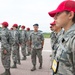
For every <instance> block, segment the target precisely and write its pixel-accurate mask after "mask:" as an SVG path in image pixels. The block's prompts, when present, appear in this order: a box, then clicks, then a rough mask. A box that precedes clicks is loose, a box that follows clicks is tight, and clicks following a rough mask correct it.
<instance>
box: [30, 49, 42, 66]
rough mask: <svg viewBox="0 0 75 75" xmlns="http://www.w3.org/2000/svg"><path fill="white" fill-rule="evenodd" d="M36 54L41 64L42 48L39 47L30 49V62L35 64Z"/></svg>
mask: <svg viewBox="0 0 75 75" xmlns="http://www.w3.org/2000/svg"><path fill="white" fill-rule="evenodd" d="M36 56H37V57H38V59H39V63H40V64H42V50H41V49H38V50H37V49H32V51H31V60H32V64H33V65H36Z"/></svg>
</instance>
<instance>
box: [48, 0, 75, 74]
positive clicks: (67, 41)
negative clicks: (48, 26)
mask: <svg viewBox="0 0 75 75" xmlns="http://www.w3.org/2000/svg"><path fill="white" fill-rule="evenodd" d="M60 8H61V9H60ZM58 10H59V11H58ZM49 15H50V16H51V17H54V20H55V21H56V24H57V25H58V26H61V27H63V28H64V33H63V37H62V39H61V40H60V42H59V47H58V49H57V53H56V56H55V60H56V61H57V62H59V64H58V68H57V72H56V74H55V75H75V1H73V0H67V1H63V2H62V3H60V5H59V6H58V8H57V9H56V10H55V11H51V12H49Z"/></svg>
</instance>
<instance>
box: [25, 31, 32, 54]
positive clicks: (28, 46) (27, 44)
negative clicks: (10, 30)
mask: <svg viewBox="0 0 75 75" xmlns="http://www.w3.org/2000/svg"><path fill="white" fill-rule="evenodd" d="M27 36H28V42H27V43H26V48H27V52H28V55H29V54H30V53H31V48H30V44H29V37H30V31H27Z"/></svg>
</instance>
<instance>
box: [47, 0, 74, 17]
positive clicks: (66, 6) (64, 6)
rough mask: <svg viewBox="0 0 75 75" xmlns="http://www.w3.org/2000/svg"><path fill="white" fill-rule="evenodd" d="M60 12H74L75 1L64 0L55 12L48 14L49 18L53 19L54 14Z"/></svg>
mask: <svg viewBox="0 0 75 75" xmlns="http://www.w3.org/2000/svg"><path fill="white" fill-rule="evenodd" d="M62 11H73V12H75V1H73V0H66V1H63V2H61V3H60V4H59V6H58V7H57V9H56V10H53V11H50V12H48V14H49V15H50V16H51V17H54V16H55V14H56V13H59V12H62Z"/></svg>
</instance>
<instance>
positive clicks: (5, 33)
mask: <svg viewBox="0 0 75 75" xmlns="http://www.w3.org/2000/svg"><path fill="white" fill-rule="evenodd" d="M7 27H8V23H7V22H3V23H2V30H1V61H2V64H3V66H4V69H5V72H4V73H3V74H0V75H11V74H10V56H11V49H10V47H11V44H12V36H11V33H10V31H9V30H8V28H7Z"/></svg>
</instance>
